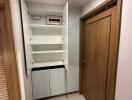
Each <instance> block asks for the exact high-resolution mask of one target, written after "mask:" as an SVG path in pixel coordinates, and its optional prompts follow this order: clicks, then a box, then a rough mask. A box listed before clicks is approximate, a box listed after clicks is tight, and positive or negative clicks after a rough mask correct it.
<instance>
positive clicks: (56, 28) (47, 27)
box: [30, 24, 63, 30]
mask: <svg viewBox="0 0 132 100" xmlns="http://www.w3.org/2000/svg"><path fill="white" fill-rule="evenodd" d="M30 26H31V27H32V28H41V29H54V30H59V29H62V28H63V25H42V24H30Z"/></svg>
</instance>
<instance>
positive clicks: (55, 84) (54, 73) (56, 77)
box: [50, 68, 65, 96]
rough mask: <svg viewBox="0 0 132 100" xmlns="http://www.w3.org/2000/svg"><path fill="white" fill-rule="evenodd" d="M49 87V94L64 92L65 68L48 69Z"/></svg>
mask: <svg viewBox="0 0 132 100" xmlns="http://www.w3.org/2000/svg"><path fill="white" fill-rule="evenodd" d="M50 89H51V96H55V95H59V94H64V93H65V69H64V68H58V69H51V70H50Z"/></svg>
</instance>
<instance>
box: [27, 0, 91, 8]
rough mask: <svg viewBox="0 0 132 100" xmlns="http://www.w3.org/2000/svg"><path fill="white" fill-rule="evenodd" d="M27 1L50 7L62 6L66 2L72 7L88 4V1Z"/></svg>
mask: <svg viewBox="0 0 132 100" xmlns="http://www.w3.org/2000/svg"><path fill="white" fill-rule="evenodd" d="M27 1H30V2H36V3H44V4H51V5H64V4H65V3H66V1H68V2H69V5H70V6H74V7H82V6H84V5H85V4H86V3H87V2H88V0H27Z"/></svg>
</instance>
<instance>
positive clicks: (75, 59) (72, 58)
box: [68, 7, 81, 92]
mask: <svg viewBox="0 0 132 100" xmlns="http://www.w3.org/2000/svg"><path fill="white" fill-rule="evenodd" d="M80 13H81V11H80V9H78V8H73V7H70V8H69V26H68V28H69V29H68V30H69V33H68V34H69V37H68V38H69V41H68V42H69V47H68V48H69V50H68V52H69V58H68V60H69V71H68V92H73V91H78V90H79V19H80Z"/></svg>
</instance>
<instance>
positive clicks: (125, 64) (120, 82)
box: [115, 0, 132, 100]
mask: <svg viewBox="0 0 132 100" xmlns="http://www.w3.org/2000/svg"><path fill="white" fill-rule="evenodd" d="M131 4H132V1H131V0H123V10H122V21H121V22H122V23H121V37H120V48H119V60H118V73H117V85H116V98H115V100H132V13H131V9H132V5H131Z"/></svg>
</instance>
